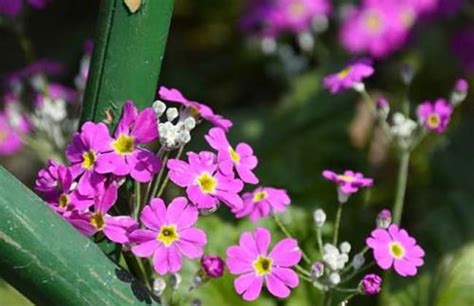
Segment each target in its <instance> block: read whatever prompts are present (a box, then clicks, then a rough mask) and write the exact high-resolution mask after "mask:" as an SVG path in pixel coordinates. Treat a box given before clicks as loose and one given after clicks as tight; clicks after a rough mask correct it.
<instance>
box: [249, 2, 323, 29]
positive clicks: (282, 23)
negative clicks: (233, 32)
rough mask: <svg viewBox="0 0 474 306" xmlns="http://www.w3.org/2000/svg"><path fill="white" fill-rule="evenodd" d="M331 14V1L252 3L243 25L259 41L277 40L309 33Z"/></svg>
mask: <svg viewBox="0 0 474 306" xmlns="http://www.w3.org/2000/svg"><path fill="white" fill-rule="evenodd" d="M330 11H331V4H330V1H328V0H276V1H273V0H259V1H250V2H249V3H248V6H247V8H246V10H245V12H244V15H243V17H242V19H241V21H240V24H241V26H242V28H243V29H244V30H246V31H248V32H251V33H253V34H256V35H258V36H260V37H271V38H277V37H278V36H280V35H282V34H284V33H293V34H298V33H302V32H307V31H310V29H311V26H312V24H313V22H316V21H317V19H318V18H324V19H326V16H327V15H328V14H329V13H330Z"/></svg>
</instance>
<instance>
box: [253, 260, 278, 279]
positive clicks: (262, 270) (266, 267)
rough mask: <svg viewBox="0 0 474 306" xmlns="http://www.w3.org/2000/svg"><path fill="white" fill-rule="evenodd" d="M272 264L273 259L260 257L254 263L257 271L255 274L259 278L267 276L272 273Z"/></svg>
mask: <svg viewBox="0 0 474 306" xmlns="http://www.w3.org/2000/svg"><path fill="white" fill-rule="evenodd" d="M272 262H273V259H272V258H270V257H263V256H261V255H260V256H258V258H257V259H256V260H255V261H254V262H253V264H252V267H253V268H254V269H255V272H256V273H257V275H258V276H262V275H266V274H270V273H272Z"/></svg>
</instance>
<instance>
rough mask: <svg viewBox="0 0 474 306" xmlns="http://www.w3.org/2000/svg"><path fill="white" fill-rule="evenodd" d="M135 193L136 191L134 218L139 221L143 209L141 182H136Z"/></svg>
mask: <svg viewBox="0 0 474 306" xmlns="http://www.w3.org/2000/svg"><path fill="white" fill-rule="evenodd" d="M134 187H135V188H134V191H135V205H134V206H133V208H134V210H133V216H134V218H135V220H138V217H139V215H140V211H141V207H142V186H141V184H140V182H138V181H135V184H134Z"/></svg>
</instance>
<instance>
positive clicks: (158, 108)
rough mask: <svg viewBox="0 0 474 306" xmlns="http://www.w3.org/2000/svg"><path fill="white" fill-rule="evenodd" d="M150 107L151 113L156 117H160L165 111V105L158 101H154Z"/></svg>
mask: <svg viewBox="0 0 474 306" xmlns="http://www.w3.org/2000/svg"><path fill="white" fill-rule="evenodd" d="M152 107H153V111H154V112H155V114H156V117H161V115H163V114H164V112H165V111H166V104H165V103H163V102H161V101H160V100H156V101H155V102H153V105H152Z"/></svg>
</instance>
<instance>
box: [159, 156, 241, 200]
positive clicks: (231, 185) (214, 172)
mask: <svg viewBox="0 0 474 306" xmlns="http://www.w3.org/2000/svg"><path fill="white" fill-rule="evenodd" d="M168 169H169V173H170V179H171V181H172V182H173V183H175V184H176V185H178V186H180V187H183V188H184V187H186V193H187V195H188V197H189V199H190V200H191V201H192V202H193V203H194V204H195V205H197V207H198V208H213V207H216V206H217V205H218V204H219V201H222V202H224V203H225V204H226V205H228V206H229V207H230V208H231V209H240V208H241V207H242V199H241V198H240V196H239V195H238V193H239V192H240V191H242V189H243V185H244V184H243V183H242V181H241V180H238V179H234V177H233V175H232V176H227V175H224V174H222V173H221V172H219V171H218V165H217V163H216V155H215V154H214V153H211V152H206V151H203V152H200V153H199V154H196V153H194V152H188V163H186V162H184V161H182V160H178V159H171V160H169V161H168Z"/></svg>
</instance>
